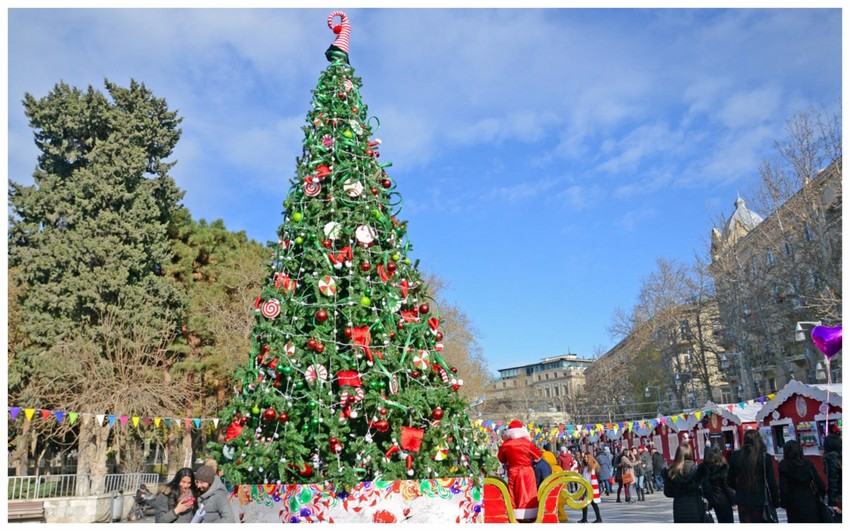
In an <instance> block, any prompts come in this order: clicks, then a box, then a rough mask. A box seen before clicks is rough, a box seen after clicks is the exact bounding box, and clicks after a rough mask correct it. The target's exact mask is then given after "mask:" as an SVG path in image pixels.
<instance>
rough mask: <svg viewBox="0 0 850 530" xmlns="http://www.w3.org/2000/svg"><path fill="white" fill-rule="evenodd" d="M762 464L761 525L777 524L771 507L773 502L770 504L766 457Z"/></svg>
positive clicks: (774, 510)
mask: <svg viewBox="0 0 850 530" xmlns="http://www.w3.org/2000/svg"><path fill="white" fill-rule="evenodd" d="M763 463H764V493H765V497H764V508H762V511H761V522H763V523H778V522H779V516H778V515H777V514H776V508H774V507H773V502H771V500H772V499H771V497H770V486H769V485H768V483H767V466H768V465H769V462H767V455H765V458H764V459H763Z"/></svg>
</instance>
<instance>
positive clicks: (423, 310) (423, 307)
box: [419, 304, 431, 315]
mask: <svg viewBox="0 0 850 530" xmlns="http://www.w3.org/2000/svg"><path fill="white" fill-rule="evenodd" d="M430 310H431V308H430V307H429V306H428V304H422V305H420V306H419V312H420V313H421V314H423V315H424V314H426V313H428V311H430Z"/></svg>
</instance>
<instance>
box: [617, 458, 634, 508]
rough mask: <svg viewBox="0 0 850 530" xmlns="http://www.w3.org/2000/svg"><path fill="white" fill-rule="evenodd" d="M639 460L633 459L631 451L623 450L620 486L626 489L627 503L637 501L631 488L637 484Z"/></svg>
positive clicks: (618, 499)
mask: <svg viewBox="0 0 850 530" xmlns="http://www.w3.org/2000/svg"><path fill="white" fill-rule="evenodd" d="M636 460H637V459H632V456H631V451H629V450H628V449H623V453H622V455H620V484H621V486H622V487H624V488H625V489H626V502H637V501H635V500H634V499H633V498H632V496H631V493H630V489H629V488H630V487H631V485H632V484H634V482H635V465H636V464H637V461H636ZM617 502H620V488H617Z"/></svg>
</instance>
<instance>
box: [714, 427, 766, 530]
mask: <svg viewBox="0 0 850 530" xmlns="http://www.w3.org/2000/svg"><path fill="white" fill-rule="evenodd" d="M726 480H727V481H728V482H729V487H731V488H732V489H733V490H735V504H736V505H737V506H738V520H739V521H740V522H742V523H762V522H767V521H763V520H762V514H763V511H764V505H765V503H766V501H767V499H768V496H769V497H770V503H771V506H773V508H774V509H775V508H778V507H779V488H778V487H777V485H776V473H774V471H773V457H772V456H770V455H769V454H768V453H767V448H766V447H765V445H764V442H763V441H762V439H761V436H760V435H759V433H758V431H756V430H755V429H750V430H747V431H745V432H744V446H743V447H742V448H741V449H739V450H737V451H733V452H732V456H731V457H729V472H728V474H727V475H726ZM765 482H767V485H766V486H767V489H765Z"/></svg>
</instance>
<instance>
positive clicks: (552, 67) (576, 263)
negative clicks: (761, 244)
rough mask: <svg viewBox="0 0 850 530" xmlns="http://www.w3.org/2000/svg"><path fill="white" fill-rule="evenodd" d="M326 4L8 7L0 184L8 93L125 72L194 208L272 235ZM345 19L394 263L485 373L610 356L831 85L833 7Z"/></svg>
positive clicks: (441, 12) (297, 144) (320, 56)
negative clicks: (414, 278) (403, 245)
mask: <svg viewBox="0 0 850 530" xmlns="http://www.w3.org/2000/svg"><path fill="white" fill-rule="evenodd" d="M330 11H331V9H328V8H322V9H227V10H222V9H199V8H198V9H173V10H168V9H145V10H139V9H70V10H60V9H10V10H8V12H7V14H8V80H7V81H8V84H7V89H8V94H7V96H8V127H9V139H8V171H9V177H10V178H11V179H13V180H15V181H18V182H25V183H31V182H32V178H31V175H32V171H33V168H34V166H35V163H36V155H37V153H36V149H35V147H34V144H33V140H32V131H31V130H30V129H29V128H28V126H27V122H26V118H25V116H24V114H23V110H22V106H21V100H22V99H23V96H24V93H27V92H29V93H31V94H32V95H34V96H35V97H43V96H45V95H46V94H47V93H48V92H49V91H50V90H51V89H52V88H53V86H54V85H55V84H56V83H57V82H59V81H60V80H63V81H65V82H67V83H69V84H71V85H74V86H77V87H80V88H85V87H88V86H89V85H93V86H94V87H95V88H98V89H102V88H103V80H104V78H108V79H109V80H110V81H113V82H116V83H118V84H120V85H123V86H127V85H128V84H129V81H130V79H131V78H133V79H136V80H137V81H141V82H144V83H145V84H146V85H147V86H148V87H149V88H150V89H152V90H153V92H154V93H155V94H156V95H157V96H158V97H163V98H165V99H166V100H167V101H168V104H169V106H170V107H171V108H172V109H178V110H179V113H180V115H181V116H182V117H183V118H184V121H183V123H182V129H183V136H182V139H181V140H180V143H179V145H178V147H177V149H176V151H175V153H174V156H173V159H174V160H176V161H177V165H176V166H175V167H174V169H173V170H172V173H171V174H172V175H173V177H174V178H175V179H176V181H177V183H178V185H179V186H180V187H181V188H182V189H183V190H185V191H186V196H185V198H184V204H185V205H186V206H188V208H189V209H190V211H191V212H192V214H193V216H194V217H195V218H196V219H199V218H206V219H208V220H213V219H217V218H222V219H224V221H225V224H226V226H227V227H228V228H229V229H231V230H245V231H246V232H247V234H248V235H249V236H250V237H252V238H254V239H257V240H258V241H261V242H266V241H269V240H272V239H275V240H276V235H275V231H276V229H277V227H278V225H279V223H280V221H281V210H282V202H283V199H284V197H285V195H286V191H287V189H288V188H289V180H290V178H291V177H292V176H293V175H294V171H295V157H296V156H298V155H299V154H300V152H301V148H302V134H303V133H302V131H301V130H300V127H301V126H302V125H303V124H304V122H305V117H306V114H307V111H308V108H309V103H310V91H311V90H312V89H313V88H315V85H316V81H317V79H318V76H319V73H320V72H321V71H322V70H323V69H324V68H325V66H326V64H327V62H326V60H325V58H324V51H325V49H326V48H327V47H328V45H329V44H330V43H331V42H332V41H333V37H334V36H333V34H332V33H331V31H330V30H329V29H328V27H327V25H326V23H325V20H326V17H327V15H328V13H329V12H330ZM345 11H346V12H347V13H348V15H349V17H350V20H351V24H352V35H351V64H352V66H353V67H354V68H355V70H356V74H357V75H358V76H360V77H361V78H362V79H363V85H364V86H363V88H362V90H361V94H362V96H363V100H364V102H365V103H366V104H367V105H368V111H369V115H371V116H376V117H377V118H378V119H379V120H380V127H379V128H378V130H377V132H376V134H375V136H376V137H378V138H381V139H382V141H383V143H382V144H381V161H382V162H387V161H390V162H392V163H393V166H392V167H391V168H389V170H388V173H389V174H390V176H391V177H392V178H393V179H395V180H396V181H397V183H398V191H399V192H400V193H401V194H402V197H403V199H404V202H403V208H402V211H401V214H400V215H399V217H400V218H401V219H406V220H407V221H408V226H409V232H408V236H409V238H410V240H411V242H412V243H413V245H414V251H413V253H412V257H413V258H414V259H416V258H418V259H420V260H421V266H422V268H423V269H425V270H427V271H431V272H435V273H437V274H439V275H440V276H442V277H443V278H444V279H445V280H446V281H447V282H448V283H449V289H448V291H447V292H446V293H445V295H446V297H447V298H448V299H449V300H451V301H452V302H454V303H456V304H457V305H459V306H460V307H461V308H462V309H463V310H464V311H465V312H466V313H467V314H468V315H469V317H470V318H471V319H472V321H473V322H474V323H475V324H476V326H477V327H478V329H479V331H480V342H481V345H482V346H483V349H484V354H485V356H486V357H487V359H488V362H489V366H490V368H491V370H493V371H495V370H497V369H499V368H505V367H509V366H515V365H518V364H524V363H531V362H535V361H537V360H539V359H540V358H542V357H546V356H552V355H558V354H562V353H566V352H567V351H571V352H572V353H575V354H578V355H579V356H580V357H591V356H592V355H593V352H594V349H595V348H597V347H601V348H603V349H608V348H610V347H612V346H613V345H614V344H615V343H616V339H615V338H613V337H611V336H609V334H608V332H607V328H608V326H609V324H610V322H611V315H612V313H613V311H614V310H615V308H617V307H621V308H630V307H631V306H632V305H633V304H634V301H635V298H636V296H637V293H638V289H639V286H640V281H641V278H643V277H645V276H646V275H648V274H649V273H650V272H652V270H653V269H654V266H655V260H656V258H658V257H665V258H673V259H678V260H681V261H685V262H690V261H692V257H693V255H694V253H695V252H703V248H704V247H705V241H706V239H707V237H708V234H709V231H710V229H711V227H712V225H713V223H714V221H716V219H717V217H718V216H719V215H723V216H728V215H729V214H731V212H732V210H733V203H734V201H735V199H736V198H737V195H738V193H739V192H741V193H746V190H747V189H748V188H750V187H751V186H752V184H753V181H754V179H755V177H756V176H757V173H758V168H759V164H760V162H761V161H762V160H764V159H768V158H774V157H775V156H776V155H775V150H774V147H773V145H774V142H775V141H776V140H780V139H782V137H783V135H784V125H785V121H786V120H787V119H788V118H789V117H791V115H792V114H793V113H795V112H800V111H805V110H806V109H807V108H808V107H810V106H811V105H816V106H818V105H831V104H835V103H836V101H838V98H840V96H841V90H842V85H841V80H842V77H841V66H842V61H841V59H842V57H841V51H842V50H841V33H842V31H841V30H842V19H841V11H840V10H839V9H707V10H705V9H511V10H509V9H468V10H451V9H429V10H411V9H359V8H347V9H345ZM745 198H746V196H745ZM760 213H762V212H760Z"/></svg>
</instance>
